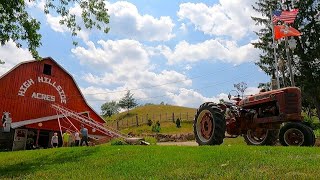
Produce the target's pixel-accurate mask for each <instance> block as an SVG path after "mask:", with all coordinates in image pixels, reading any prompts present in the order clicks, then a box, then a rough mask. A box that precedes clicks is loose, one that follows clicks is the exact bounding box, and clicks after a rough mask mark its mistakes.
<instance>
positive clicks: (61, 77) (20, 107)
mask: <svg viewBox="0 0 320 180" xmlns="http://www.w3.org/2000/svg"><path fill="white" fill-rule="evenodd" d="M44 64H49V65H51V67H52V70H51V75H46V74H43V68H44ZM39 78H40V81H39ZM30 79H31V80H30ZM49 79H50V83H48V81H49ZM28 80H29V84H30V82H31V84H32V85H30V87H28V88H27V89H26V91H25V92H24V90H21V89H23V88H21V86H23V84H24V83H25V82H28ZM44 80H46V81H45V82H44ZM32 82H33V83H32ZM54 82H55V83H54ZM25 84H26V85H27V86H28V83H25ZM59 86H60V87H61V88H60V87H59ZM19 90H20V93H19ZM58 90H59V91H60V94H59V92H58ZM62 90H63V92H64V94H65V96H66V102H65V103H64V102H63V99H64V98H63V93H61V92H62ZM23 92H24V93H23ZM36 93H40V95H39V96H37V94H36ZM19 94H20V95H19ZM41 94H45V95H49V98H47V100H43V99H37V97H38V98H39V97H40V98H41ZM23 95H24V96H23ZM53 97H54V99H55V100H54V101H48V99H51V100H52V98H53ZM61 97H62V98H61ZM61 100H62V101H61ZM52 103H57V104H59V105H62V106H64V107H66V108H68V109H71V110H73V111H76V112H85V111H87V112H89V114H90V118H92V119H94V120H95V121H98V122H101V123H104V121H103V119H102V118H101V117H100V116H99V115H98V114H97V113H96V112H95V111H93V110H92V109H91V108H90V106H88V104H87V103H86V102H85V99H84V97H83V96H82V95H81V93H80V90H79V88H78V87H77V85H76V83H75V82H74V80H73V78H72V77H71V75H70V74H68V73H67V72H66V71H65V70H64V69H63V68H61V66H59V65H58V64H57V63H56V62H55V61H54V60H53V59H51V58H45V59H43V60H42V61H31V62H27V63H21V64H20V65H18V66H17V67H15V68H13V69H12V70H11V71H9V73H7V74H5V75H4V76H3V77H2V78H1V79H0V113H1V114H2V113H3V112H5V111H8V112H10V113H11V115H10V116H11V118H12V121H13V122H19V121H24V120H30V119H36V118H41V117H46V116H52V115H56V114H57V113H56V112H55V110H53V109H52V108H51V106H50V105H51V104H52ZM73 123H75V124H77V125H78V128H79V126H80V124H79V123H77V122H75V121H73ZM42 124H43V126H42V127H41V129H51V130H58V123H57V121H56V120H52V121H48V122H43V123H42ZM27 127H29V128H39V127H38V126H37V125H35V124H34V125H28V126H27ZM67 127H69V126H67Z"/></svg>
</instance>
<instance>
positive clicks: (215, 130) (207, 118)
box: [193, 102, 226, 145]
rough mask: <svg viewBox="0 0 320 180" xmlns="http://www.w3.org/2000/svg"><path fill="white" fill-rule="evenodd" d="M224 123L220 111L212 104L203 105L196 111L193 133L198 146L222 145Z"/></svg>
mask: <svg viewBox="0 0 320 180" xmlns="http://www.w3.org/2000/svg"><path fill="white" fill-rule="evenodd" d="M225 130H226V121H225V118H224V115H223V114H222V111H221V109H220V108H219V107H218V106H217V105H216V104H214V103H212V102H207V103H203V104H202V105H201V106H200V107H199V109H197V112H196V115H195V118H194V123H193V131H194V134H195V138H196V141H197V143H198V144H199V145H220V144H222V143H223V139H224V136H225Z"/></svg>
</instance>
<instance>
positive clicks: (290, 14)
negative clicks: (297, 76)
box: [272, 9, 299, 24]
mask: <svg viewBox="0 0 320 180" xmlns="http://www.w3.org/2000/svg"><path fill="white" fill-rule="evenodd" d="M298 12H299V9H293V10H291V11H281V10H275V11H273V17H272V22H273V23H276V22H278V21H283V22H285V23H288V24H291V23H293V22H294V20H295V19H296V17H297V14H298Z"/></svg>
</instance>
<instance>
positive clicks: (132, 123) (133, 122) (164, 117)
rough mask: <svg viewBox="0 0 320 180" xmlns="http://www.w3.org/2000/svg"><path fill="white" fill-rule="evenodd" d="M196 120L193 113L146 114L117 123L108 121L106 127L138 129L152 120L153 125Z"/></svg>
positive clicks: (117, 121)
mask: <svg viewBox="0 0 320 180" xmlns="http://www.w3.org/2000/svg"><path fill="white" fill-rule="evenodd" d="M193 118H194V114H193V113H192V114H191V113H188V112H186V113H162V114H159V113H158V114H156V113H151V114H146V115H141V116H138V115H135V116H131V117H126V118H124V119H120V120H116V121H108V122H106V126H107V127H110V128H113V129H117V130H120V129H125V128H129V127H138V126H141V125H145V124H148V120H151V121H152V122H153V123H156V122H157V121H159V122H160V123H161V122H173V123H175V122H176V120H177V119H180V121H181V122H192V121H193Z"/></svg>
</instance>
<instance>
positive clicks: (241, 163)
mask: <svg viewBox="0 0 320 180" xmlns="http://www.w3.org/2000/svg"><path fill="white" fill-rule="evenodd" d="M235 140H236V141H237V139H235ZM0 162H1V163H0V179H10V178H12V179H319V178H320V173H319V166H320V149H319V148H317V147H281V146H275V147H265V146H261V147H255V146H246V145H236V144H233V145H228V143H226V145H221V146H201V147H199V146H196V147H180V146H108V145H101V146H96V147H78V148H58V149H47V150H33V151H19V152H1V153H0Z"/></svg>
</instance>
